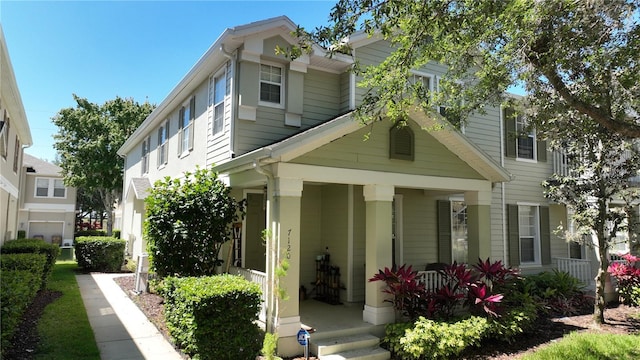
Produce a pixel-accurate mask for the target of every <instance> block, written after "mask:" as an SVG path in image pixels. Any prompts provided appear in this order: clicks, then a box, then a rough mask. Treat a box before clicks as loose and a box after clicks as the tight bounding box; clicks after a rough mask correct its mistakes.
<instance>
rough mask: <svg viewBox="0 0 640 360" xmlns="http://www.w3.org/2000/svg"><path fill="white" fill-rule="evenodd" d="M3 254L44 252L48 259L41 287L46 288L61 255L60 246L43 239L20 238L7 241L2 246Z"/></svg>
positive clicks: (0, 249)
mask: <svg viewBox="0 0 640 360" xmlns="http://www.w3.org/2000/svg"><path fill="white" fill-rule="evenodd" d="M0 253H2V254H43V255H45V256H46V257H47V261H46V264H45V267H44V272H43V273H42V283H41V286H40V289H45V288H46V287H47V283H48V282H49V278H50V277H51V272H52V271H53V266H54V265H55V264H56V260H57V259H58V255H60V247H58V245H53V244H49V243H47V242H45V241H44V240H41V239H20V240H11V241H7V242H6V243H5V244H4V245H3V246H2V248H0Z"/></svg>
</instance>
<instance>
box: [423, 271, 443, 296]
mask: <svg viewBox="0 0 640 360" xmlns="http://www.w3.org/2000/svg"><path fill="white" fill-rule="evenodd" d="M418 282H420V283H422V284H424V287H425V289H426V290H428V291H436V290H438V289H439V288H441V287H442V285H443V284H444V280H443V278H442V275H440V273H438V272H437V271H435V270H426V271H418Z"/></svg>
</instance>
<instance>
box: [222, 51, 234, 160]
mask: <svg viewBox="0 0 640 360" xmlns="http://www.w3.org/2000/svg"><path fill="white" fill-rule="evenodd" d="M220 52H221V53H222V55H224V57H226V58H227V59H229V61H231V77H230V79H232V81H231V94H230V96H231V124H230V127H229V150H230V151H231V158H232V159H233V158H235V157H236V136H235V134H236V120H237V119H236V115H237V114H238V101H237V96H236V95H237V94H238V91H237V89H236V79H237V71H236V69H237V63H238V56H237V54H238V52H237V51H234V52H233V53H229V52H227V51H226V50H225V49H224V44H223V45H220ZM225 66H226V65H225ZM225 74H226V72H225ZM225 76H226V75H225Z"/></svg>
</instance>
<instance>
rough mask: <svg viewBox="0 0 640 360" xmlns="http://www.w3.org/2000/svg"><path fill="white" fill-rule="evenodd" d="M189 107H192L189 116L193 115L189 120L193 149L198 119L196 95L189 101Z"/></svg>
mask: <svg viewBox="0 0 640 360" xmlns="http://www.w3.org/2000/svg"><path fill="white" fill-rule="evenodd" d="M189 107H190V111H189V116H190V117H191V118H190V119H189V122H190V123H191V130H189V150H193V134H194V133H195V128H196V124H195V121H194V120H195V119H196V97H195V96H192V97H191V101H190V102H189Z"/></svg>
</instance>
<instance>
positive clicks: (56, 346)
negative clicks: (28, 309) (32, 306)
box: [34, 261, 100, 360]
mask: <svg viewBox="0 0 640 360" xmlns="http://www.w3.org/2000/svg"><path fill="white" fill-rule="evenodd" d="M77 267H78V265H77V264H76V262H75V261H58V262H57V263H56V266H55V267H54V268H53V274H52V276H51V280H50V281H49V286H48V288H49V289H50V290H53V291H60V292H61V293H62V296H61V297H60V298H58V299H57V300H56V301H54V302H52V303H51V304H49V305H48V306H47V307H46V308H45V310H44V314H43V315H42V317H41V318H40V322H39V323H38V334H39V335H40V345H39V347H38V349H37V350H36V353H35V354H34V358H35V359H47V360H57V359H60V360H63V359H82V360H94V359H95V360H100V351H99V350H98V345H97V344H96V341H95V338H94V336H93V330H92V329H91V325H90V324H89V318H88V317H87V312H86V310H85V308H84V303H83V302H82V297H81V296H80V290H79V288H78V283H77V282H76V276H75V275H76V274H75V269H77Z"/></svg>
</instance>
